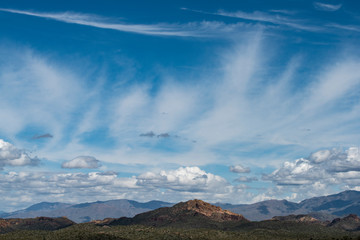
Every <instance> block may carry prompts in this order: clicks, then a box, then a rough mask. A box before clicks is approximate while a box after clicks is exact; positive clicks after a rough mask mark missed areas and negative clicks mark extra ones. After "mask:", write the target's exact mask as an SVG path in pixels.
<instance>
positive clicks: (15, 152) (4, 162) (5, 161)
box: [0, 139, 40, 169]
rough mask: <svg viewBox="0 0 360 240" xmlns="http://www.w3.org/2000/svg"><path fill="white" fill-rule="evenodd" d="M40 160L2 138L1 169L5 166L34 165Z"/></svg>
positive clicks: (0, 150)
mask: <svg viewBox="0 0 360 240" xmlns="http://www.w3.org/2000/svg"><path fill="white" fill-rule="evenodd" d="M39 162H40V160H39V159H38V158H37V157H34V158H33V157H30V156H29V154H28V153H27V152H26V151H24V150H21V149H18V148H16V147H15V146H14V145H12V144H11V143H9V142H6V141H4V140H2V139H0V169H1V168H2V167H4V166H26V165H30V166H34V165H38V164H39Z"/></svg>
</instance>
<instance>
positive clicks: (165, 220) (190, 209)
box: [108, 199, 248, 228]
mask: <svg viewBox="0 0 360 240" xmlns="http://www.w3.org/2000/svg"><path fill="white" fill-rule="evenodd" d="M244 222H248V220H247V219H246V218H244V216H242V215H240V214H236V213H233V212H230V211H228V210H223V209H221V208H220V207H218V206H214V205H211V204H209V203H206V202H204V201H202V200H197V199H195V200H190V201H187V202H180V203H178V204H176V205H174V206H173V207H164V208H159V209H156V210H153V211H150V212H145V213H141V214H138V215H136V216H135V217H134V218H120V219H114V220H113V221H112V222H110V223H109V222H108V224H109V225H132V224H142V225H149V226H157V227H159V226H173V227H192V228H196V227H199V228H223V227H224V226H225V225H227V224H231V223H236V224H238V223H244Z"/></svg>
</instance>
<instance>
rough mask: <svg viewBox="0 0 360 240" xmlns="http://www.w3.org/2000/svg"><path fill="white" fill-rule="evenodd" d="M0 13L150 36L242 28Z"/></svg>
mask: <svg viewBox="0 0 360 240" xmlns="http://www.w3.org/2000/svg"><path fill="white" fill-rule="evenodd" d="M0 11H3V12H9V13H16V14H22V15H28V16H34V17H40V18H46V19H52V20H56V21H60V22H65V23H71V24H78V25H84V26H90V27H96V28H101V29H111V30H116V31H121V32H129V33H137V34H143V35H152V36H173V37H220V36H221V37H224V35H219V32H222V33H229V32H230V33H231V32H233V31H234V30H236V29H237V28H239V27H242V25H241V24H224V23H222V22H216V21H202V22H190V23H186V24H168V23H158V24H128V23H113V22H110V21H109V19H105V18H102V17H99V16H96V15H91V14H80V13H73V12H62V13H44V12H34V11H24V10H17V9H8V8H0Z"/></svg>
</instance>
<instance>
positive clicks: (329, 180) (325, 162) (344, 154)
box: [263, 147, 360, 187]
mask: <svg viewBox="0 0 360 240" xmlns="http://www.w3.org/2000/svg"><path fill="white" fill-rule="evenodd" d="M359 174H360V154H359V148H358V147H350V148H349V149H347V150H346V151H340V150H337V149H326V150H321V151H318V152H315V153H312V154H311V155H310V156H309V157H308V158H300V159H297V160H295V161H294V162H285V163H284V165H283V166H282V167H281V168H279V169H277V170H275V171H274V172H273V173H272V174H269V175H266V176H264V177H263V178H264V179H265V180H270V181H273V182H274V183H276V184H278V185H311V184H314V183H316V182H318V183H321V184H326V185H329V184H346V185H348V186H349V187H355V186H357V185H358V184H360V179H356V177H357V176H359Z"/></svg>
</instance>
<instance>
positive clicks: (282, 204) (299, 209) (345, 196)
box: [215, 191, 360, 221]
mask: <svg viewBox="0 0 360 240" xmlns="http://www.w3.org/2000/svg"><path fill="white" fill-rule="evenodd" d="M215 205H217V206H220V207H222V208H224V209H227V210H230V211H232V212H234V213H239V214H242V215H244V217H246V218H247V219H250V220H252V221H260V220H265V219H270V218H272V217H274V216H287V215H290V214H310V215H313V216H316V217H317V218H319V219H320V220H332V219H333V218H335V217H344V216H346V215H349V214H356V215H359V216H360V192H358V191H344V192H341V193H338V194H333V195H329V196H322V197H314V198H310V199H306V200H303V201H302V202H300V203H294V202H289V201H286V200H268V201H263V202H258V203H254V204H240V205H232V204H221V203H217V204H215Z"/></svg>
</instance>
